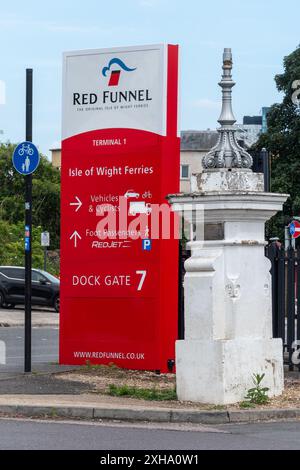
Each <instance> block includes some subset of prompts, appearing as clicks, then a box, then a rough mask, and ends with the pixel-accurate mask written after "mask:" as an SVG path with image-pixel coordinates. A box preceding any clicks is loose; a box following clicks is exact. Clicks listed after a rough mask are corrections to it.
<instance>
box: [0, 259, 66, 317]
mask: <svg viewBox="0 0 300 470" xmlns="http://www.w3.org/2000/svg"><path fill="white" fill-rule="evenodd" d="M59 287H60V282H59V279H57V278H56V277H54V276H52V274H49V273H47V272H46V271H42V270H40V269H32V294H31V298H32V305H40V306H47V307H53V308H54V309H55V310H56V312H59ZM24 301H25V268H19V267H15V266H0V307H7V308H13V307H15V305H20V304H24Z"/></svg>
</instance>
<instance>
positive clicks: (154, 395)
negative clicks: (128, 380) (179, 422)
mask: <svg viewBox="0 0 300 470" xmlns="http://www.w3.org/2000/svg"><path fill="white" fill-rule="evenodd" d="M108 395H110V396H112V397H131V398H139V399H140V400H156V401H170V400H177V395H176V390H175V389H174V388H173V389H162V390H159V389H157V388H138V387H128V385H122V386H117V385H113V384H111V385H110V386H109V391H108Z"/></svg>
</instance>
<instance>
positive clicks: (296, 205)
mask: <svg viewBox="0 0 300 470" xmlns="http://www.w3.org/2000/svg"><path fill="white" fill-rule="evenodd" d="M283 64H284V73H283V74H280V75H276V76H275V82H276V86H277V89H278V90H279V91H280V92H283V93H284V98H283V101H282V103H280V104H274V105H273V106H272V107H271V109H270V112H269V113H268V117H267V122H268V131H267V133H265V134H262V135H261V137H260V139H259V141H258V142H257V144H256V145H255V148H254V150H259V149H261V148H263V147H265V148H266V149H267V150H269V152H270V154H271V191H273V192H280V193H287V194H290V197H289V199H288V200H287V202H286V203H285V204H284V208H283V212H282V213H280V214H278V215H277V216H275V217H273V219H271V221H270V223H269V224H268V227H267V236H269V237H270V236H273V237H274V236H279V237H280V238H282V236H283V227H284V225H287V224H288V223H289V222H290V221H291V219H292V218H293V217H294V216H299V215H300V114H299V107H298V106H297V104H295V103H294V102H293V99H292V98H293V93H295V89H294V88H293V84H294V83H295V81H296V80H300V46H298V47H297V49H296V50H295V51H294V52H292V53H291V54H290V55H288V56H286V57H285V58H284V61H283ZM294 101H295V100H294Z"/></svg>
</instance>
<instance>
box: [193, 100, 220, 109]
mask: <svg viewBox="0 0 300 470" xmlns="http://www.w3.org/2000/svg"><path fill="white" fill-rule="evenodd" d="M193 106H194V107H195V108H201V109H220V107H221V102H220V101H214V100H210V99H209V98H200V99H199V100H197V101H194V103H193Z"/></svg>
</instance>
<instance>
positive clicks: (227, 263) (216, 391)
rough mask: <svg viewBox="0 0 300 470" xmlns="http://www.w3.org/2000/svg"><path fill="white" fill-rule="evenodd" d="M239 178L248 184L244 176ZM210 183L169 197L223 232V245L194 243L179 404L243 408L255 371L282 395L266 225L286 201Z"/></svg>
mask: <svg viewBox="0 0 300 470" xmlns="http://www.w3.org/2000/svg"><path fill="white" fill-rule="evenodd" d="M235 173H236V175H235V178H238V179H239V180H240V181H243V180H244V181H246V180H245V178H244V176H245V173H244V172H243V170H242V174H240V175H238V170H237V171H236V172H235ZM215 174H216V173H215ZM227 176H228V178H227V181H229V179H230V178H231V176H230V175H227ZM225 178H226V176H225ZM255 179H257V181H256V183H255ZM204 180H205V176H204V177H203V178H202V179H201V182H202V183H203V181H204ZM207 180H208V181H209V182H208V186H209V189H210V190H208V191H207V190H206V189H207V188H206V187H205V185H204V187H201V192H200V190H199V188H198V193H196V192H194V193H193V194H187V195H184V194H181V195H172V196H169V201H170V202H171V204H172V205H173V208H174V210H180V208H182V207H183V206H187V207H189V208H190V206H191V204H193V205H194V209H195V208H196V209H197V208H198V207H199V208H200V209H203V211H204V223H205V224H211V223H212V224H214V223H217V224H223V226H224V239H222V240H197V241H192V242H190V243H189V245H190V248H191V258H189V259H188V260H187V261H186V265H185V268H186V276H185V281H184V287H185V340H183V341H178V342H177V344H176V371H177V372H176V379H177V393H178V398H179V400H186V401H194V402H201V403H212V404H216V405H223V404H229V403H236V402H239V401H242V400H243V399H244V397H245V395H246V393H247V390H248V389H249V388H251V387H252V386H253V383H252V375H253V374H254V373H255V374H256V373H265V374H266V377H265V379H264V381H263V385H264V386H266V387H269V388H270V391H269V396H275V395H279V394H281V393H282V391H283V352H282V341H281V339H273V338H272V309H271V277H270V273H269V271H270V267H271V266H270V261H269V260H268V259H267V258H266V257H265V256H264V247H265V235H264V226H265V222H266V221H267V220H268V219H270V218H271V217H272V216H273V215H275V214H276V213H277V212H278V211H280V210H281V209H282V205H283V203H284V202H285V200H286V198H287V195H282V194H272V193H263V192H260V191H258V190H257V191H255V190H254V191H253V189H252V191H249V190H248V191H247V189H246V190H245V188H243V185H241V186H242V188H241V190H237V189H236V186H235V183H233V184H234V188H233V190H232V188H231V187H230V184H229V186H228V187H227V190H223V188H222V189H221V188H219V191H216V188H214V190H213V191H212V190H211V185H210V182H211V181H210V177H208V178H207ZM222 180H223V181H224V178H223V177H222ZM250 180H251V181H252V188H253V187H255V184H256V187H257V188H258V187H259V186H260V182H261V175H259V176H257V177H256V175H255V174H253V173H252V172H251V176H250ZM198 181H199V178H198ZM248 181H249V178H248ZM202 183H201V184H202ZM245 184H246V185H247V184H248V183H247V182H246V183H245ZM253 185H254V186H253ZM190 212H191V211H190ZM197 219H198V220H201V217H199V216H198V218H197Z"/></svg>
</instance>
